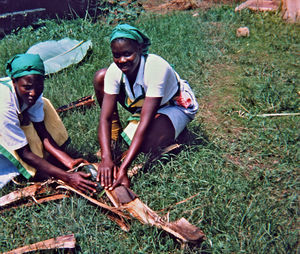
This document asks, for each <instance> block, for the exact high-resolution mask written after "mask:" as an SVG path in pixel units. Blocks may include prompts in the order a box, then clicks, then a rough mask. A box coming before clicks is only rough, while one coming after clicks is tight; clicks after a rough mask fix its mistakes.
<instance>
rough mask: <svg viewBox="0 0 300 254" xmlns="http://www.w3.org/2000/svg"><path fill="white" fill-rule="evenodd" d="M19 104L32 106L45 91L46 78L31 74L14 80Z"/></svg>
mask: <svg viewBox="0 0 300 254" xmlns="http://www.w3.org/2000/svg"><path fill="white" fill-rule="evenodd" d="M12 81H13V84H14V87H15V90H16V93H17V96H18V98H19V102H20V104H21V105H23V104H24V103H25V104H27V105H28V106H32V105H33V104H34V103H35V102H36V101H37V99H38V98H39V97H40V95H41V94H42V92H43V90H44V77H43V76H42V75H37V74H31V75H26V76H23V77H20V78H17V79H14V78H13V79H12Z"/></svg>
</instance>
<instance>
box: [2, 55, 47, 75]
mask: <svg viewBox="0 0 300 254" xmlns="http://www.w3.org/2000/svg"><path fill="white" fill-rule="evenodd" d="M6 73H7V75H8V76H9V77H11V78H20V77H23V76H26V75H31V74H39V75H43V76H44V74H45V67H44V63H43V60H42V59H41V58H40V56H39V55H34V54H18V55H16V56H14V57H13V58H11V59H10V60H8V61H7V63H6Z"/></svg>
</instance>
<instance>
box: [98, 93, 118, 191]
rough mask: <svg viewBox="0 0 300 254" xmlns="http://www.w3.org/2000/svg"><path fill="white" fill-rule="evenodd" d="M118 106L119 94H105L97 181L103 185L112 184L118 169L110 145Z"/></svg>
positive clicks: (100, 123) (100, 127)
mask: <svg viewBox="0 0 300 254" xmlns="http://www.w3.org/2000/svg"><path fill="white" fill-rule="evenodd" d="M116 107H117V95H111V94H104V98H103V103H102V107H101V114H100V119H99V127H98V140H99V144H100V147H101V162H100V163H99V166H98V175H97V181H99V180H100V181H101V185H102V186H110V185H111V184H112V178H113V171H114V170H116V165H115V164H114V162H113V159H112V153H111V147H110V140H111V120H112V115H113V113H114V111H115V109H116Z"/></svg>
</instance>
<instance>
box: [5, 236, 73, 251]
mask: <svg viewBox="0 0 300 254" xmlns="http://www.w3.org/2000/svg"><path fill="white" fill-rule="evenodd" d="M75 244H76V239H75V237H74V234H71V235H64V236H59V237H56V238H52V239H49V240H45V241H41V242H38V243H34V244H30V245H26V246H23V247H20V248H17V249H14V250H11V251H8V252H4V253H3V254H22V253H27V252H31V251H37V250H50V249H66V248H68V249H74V248H75Z"/></svg>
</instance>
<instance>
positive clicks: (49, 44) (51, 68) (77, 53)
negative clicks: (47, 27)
mask: <svg viewBox="0 0 300 254" xmlns="http://www.w3.org/2000/svg"><path fill="white" fill-rule="evenodd" d="M91 47H92V42H91V40H88V41H77V40H72V39H70V38H64V39H62V40H59V41H55V40H49V41H44V42H40V43H37V44H35V45H33V46H32V47H30V48H29V49H28V50H27V52H26V53H29V54H39V55H40V57H41V59H42V60H43V61H44V65H45V74H46V75H48V74H51V73H55V72H59V71H60V70H62V69H65V68H67V67H68V66H70V65H72V64H77V63H79V62H80V61H81V60H82V59H83V58H84V57H85V55H86V54H87V51H88V50H89V49H90V48H91Z"/></svg>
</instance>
